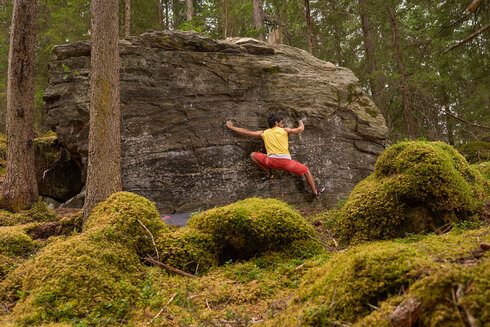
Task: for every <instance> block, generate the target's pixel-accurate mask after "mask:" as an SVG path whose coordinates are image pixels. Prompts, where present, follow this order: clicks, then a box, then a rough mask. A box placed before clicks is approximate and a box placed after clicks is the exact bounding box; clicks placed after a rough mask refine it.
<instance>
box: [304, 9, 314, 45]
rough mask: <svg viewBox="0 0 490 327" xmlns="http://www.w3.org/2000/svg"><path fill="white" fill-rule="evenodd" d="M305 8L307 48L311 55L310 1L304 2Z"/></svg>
mask: <svg viewBox="0 0 490 327" xmlns="http://www.w3.org/2000/svg"><path fill="white" fill-rule="evenodd" d="M305 7H306V24H307V25H308V46H309V49H310V53H311V54H313V32H312V30H311V12H310V0H305Z"/></svg>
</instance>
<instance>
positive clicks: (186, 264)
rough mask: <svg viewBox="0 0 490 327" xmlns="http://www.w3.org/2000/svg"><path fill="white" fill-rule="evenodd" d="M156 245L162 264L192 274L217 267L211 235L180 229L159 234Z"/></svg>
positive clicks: (194, 230)
mask: <svg viewBox="0 0 490 327" xmlns="http://www.w3.org/2000/svg"><path fill="white" fill-rule="evenodd" d="M156 245H157V248H158V251H159V255H160V259H161V261H162V262H165V263H166V264H168V265H171V266H173V267H175V268H178V269H181V270H184V271H187V272H189V273H192V274H194V273H196V270H198V271H201V272H202V271H206V270H208V269H209V268H210V267H212V266H217V265H218V253H217V249H216V244H215V242H214V240H213V237H212V235H210V234H206V233H203V232H201V231H199V230H197V229H195V228H189V227H182V228H179V229H177V230H175V231H173V232H171V233H168V232H163V233H160V234H159V236H158V237H157V240H156Z"/></svg>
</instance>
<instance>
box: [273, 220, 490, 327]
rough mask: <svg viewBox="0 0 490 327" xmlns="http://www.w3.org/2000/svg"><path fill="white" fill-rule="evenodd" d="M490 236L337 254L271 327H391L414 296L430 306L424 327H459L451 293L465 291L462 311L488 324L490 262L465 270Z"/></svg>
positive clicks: (386, 244) (380, 245)
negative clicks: (393, 314) (449, 325)
mask: <svg viewBox="0 0 490 327" xmlns="http://www.w3.org/2000/svg"><path fill="white" fill-rule="evenodd" d="M489 232H490V230H489V229H488V228H486V229H482V230H477V231H470V232H466V233H453V232H452V233H449V234H446V235H430V236H425V237H422V239H421V240H420V241H418V242H414V243H407V242H398V241H382V242H375V243H371V244H364V245H362V246H356V247H353V248H351V249H349V250H348V251H346V252H341V253H337V254H335V255H334V256H332V258H331V259H330V260H329V261H328V262H326V263H324V264H323V265H321V266H319V267H317V268H313V269H311V270H310V271H309V272H308V273H307V274H306V275H305V277H304V278H303V280H302V285H301V286H300V287H299V290H298V292H297V295H296V296H295V297H294V298H293V299H292V302H291V304H290V306H289V307H288V309H287V310H285V311H284V312H283V313H281V314H280V315H279V316H278V317H276V318H274V319H272V320H270V321H268V322H267V324H266V325H268V326H293V325H297V324H301V325H304V326H329V325H335V324H337V323H339V322H349V323H356V322H357V323H358V325H359V326H366V325H369V326H383V325H385V326H387V320H386V319H387V314H389V312H390V310H391V311H393V310H394V309H395V308H396V306H397V305H398V304H399V303H401V302H402V300H403V299H404V298H408V297H411V296H417V297H418V298H419V299H421V302H422V303H423V311H424V313H423V314H422V315H421V316H423V317H424V318H423V319H424V323H422V324H421V325H422V326H429V325H430V326H439V325H444V323H442V322H449V321H452V320H451V319H452V317H454V315H457V314H458V313H457V312H458V311H457V310H458V309H455V306H454V303H451V300H450V299H451V287H455V286H457V285H458V284H459V283H463V285H465V287H466V294H465V296H464V298H463V300H464V301H465V302H461V303H465V304H467V306H468V308H469V309H470V310H471V312H472V313H473V315H475V317H476V318H477V319H479V320H480V321H486V320H488V304H487V301H488V296H489V290H490V287H489V282H488V281H489V278H488V277H490V276H489V272H490V270H489V266H488V262H489V260H488V258H489V257H490V255H489V254H486V255H485V257H484V258H482V259H480V260H479V261H475V259H473V261H471V260H470V261H471V262H472V264H471V266H467V265H466V264H465V260H466V259H465V258H467V257H468V256H471V254H472V253H473V251H474V250H475V248H476V247H478V245H477V244H475V241H477V240H479V241H487V240H489V239H490V234H489ZM448 244H450V246H448ZM470 285H471V288H470ZM405 290H407V291H406V292H404V291H405ZM472 292H474V293H472ZM400 294H403V297H400V296H399V295H400ZM470 294H471V295H470ZM447 299H449V300H447ZM463 300H461V301H463ZM441 304H443V305H444V308H442V307H441ZM485 306H486V307H485ZM375 307H381V308H384V310H386V311H385V313H386V314H381V313H379V312H378V313H372V312H373V311H374V310H375V309H374V308H375ZM441 310H442V311H444V312H446V313H445V314H444V315H443V316H444V317H446V318H444V319H443V318H440V316H441ZM367 317H369V318H367ZM435 317H439V318H435ZM434 322H435V323H434ZM439 322H441V323H439Z"/></svg>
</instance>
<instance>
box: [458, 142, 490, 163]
mask: <svg viewBox="0 0 490 327" xmlns="http://www.w3.org/2000/svg"><path fill="white" fill-rule="evenodd" d="M459 151H460V152H461V153H462V154H463V156H464V157H465V158H466V160H467V161H468V162H469V163H470V164H474V163H478V162H484V161H490V142H482V141H475V142H468V143H465V144H463V145H462V146H461V147H460V148H459Z"/></svg>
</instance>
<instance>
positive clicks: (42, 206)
mask: <svg viewBox="0 0 490 327" xmlns="http://www.w3.org/2000/svg"><path fill="white" fill-rule="evenodd" d="M59 219H60V218H59V217H58V215H56V213H55V212H54V211H53V210H51V209H49V208H48V207H47V206H46V203H45V202H43V201H36V202H35V203H34V204H33V205H32V207H31V208H30V209H29V210H21V211H20V212H11V211H8V210H0V226H14V225H20V224H27V223H33V222H51V221H59Z"/></svg>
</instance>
